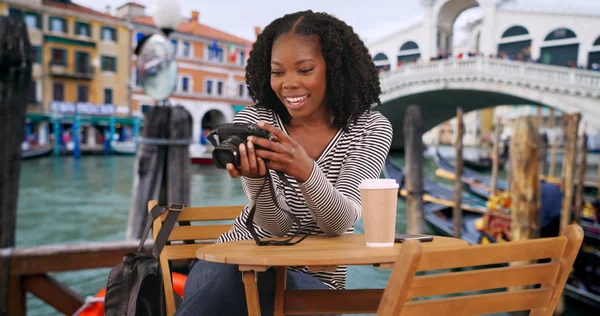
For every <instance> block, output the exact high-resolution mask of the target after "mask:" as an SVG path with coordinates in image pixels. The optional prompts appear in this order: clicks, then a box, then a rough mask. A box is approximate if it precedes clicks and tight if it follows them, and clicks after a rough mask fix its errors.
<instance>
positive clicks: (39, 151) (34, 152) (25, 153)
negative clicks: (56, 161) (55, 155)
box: [21, 143, 53, 159]
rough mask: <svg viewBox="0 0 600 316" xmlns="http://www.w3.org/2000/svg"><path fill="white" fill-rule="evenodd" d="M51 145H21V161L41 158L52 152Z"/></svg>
mask: <svg viewBox="0 0 600 316" xmlns="http://www.w3.org/2000/svg"><path fill="white" fill-rule="evenodd" d="M52 149H53V147H52V145H50V144H47V145H34V146H32V145H30V144H29V143H27V144H25V143H23V144H22V145H21V159H30V158H36V157H42V156H46V155H48V154H50V152H52Z"/></svg>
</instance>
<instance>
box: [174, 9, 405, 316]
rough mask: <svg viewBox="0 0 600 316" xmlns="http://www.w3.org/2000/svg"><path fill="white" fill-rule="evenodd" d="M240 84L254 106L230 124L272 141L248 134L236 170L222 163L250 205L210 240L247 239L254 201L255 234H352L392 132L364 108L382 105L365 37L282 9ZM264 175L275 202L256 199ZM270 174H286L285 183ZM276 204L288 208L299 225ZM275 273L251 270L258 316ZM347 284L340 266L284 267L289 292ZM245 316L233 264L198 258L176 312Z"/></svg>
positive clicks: (266, 310)
mask: <svg viewBox="0 0 600 316" xmlns="http://www.w3.org/2000/svg"><path fill="white" fill-rule="evenodd" d="M246 81H247V83H248V88H249V90H250V95H251V96H252V98H253V100H254V101H256V105H255V106H249V107H247V108H245V109H244V110H242V111H241V112H239V113H238V114H237V115H236V116H235V118H234V120H233V121H234V122H240V123H258V125H259V126H260V127H261V128H262V129H264V130H266V131H268V132H271V133H272V134H273V135H275V140H268V139H263V138H256V137H249V139H248V142H247V143H246V144H241V145H240V148H239V152H240V156H241V164H240V166H239V168H236V167H234V166H233V165H231V164H229V165H228V166H227V170H228V172H229V174H230V175H231V176H232V177H234V178H236V177H241V178H242V184H243V187H244V192H245V194H246V196H247V198H248V200H249V203H248V205H247V206H246V208H245V209H244V211H243V212H242V214H241V215H240V216H239V217H238V218H237V219H236V220H235V224H234V226H233V228H232V229H231V230H230V231H229V232H227V233H225V234H223V235H222V236H220V238H219V239H218V241H217V242H229V241H234V240H245V239H252V236H251V234H250V232H249V231H248V229H247V228H246V221H247V219H248V214H249V212H250V210H251V209H252V208H253V207H254V206H256V211H255V212H256V213H255V217H254V226H253V227H254V228H255V230H256V232H257V234H258V236H259V237H261V238H265V237H275V236H295V235H299V234H306V233H309V232H310V233H312V234H324V235H328V236H338V235H341V234H347V233H352V231H353V228H354V224H355V223H356V221H358V219H359V218H360V216H361V202H360V192H359V189H358V185H359V183H360V182H361V181H362V180H363V179H367V178H378V177H379V175H380V173H381V169H382V167H383V163H384V161H385V157H386V155H387V153H388V151H389V148H390V145H391V141H392V134H393V132H392V127H391V125H390V123H389V122H388V120H387V119H386V118H385V117H384V116H383V115H381V114H380V113H378V112H371V111H369V109H370V108H371V106H373V105H377V104H380V101H379V94H380V92H381V90H380V87H379V77H378V74H377V70H376V68H375V65H374V64H373V62H372V61H371V56H370V55H369V52H368V50H367V48H366V47H365V45H364V43H363V42H362V41H361V40H360V38H359V37H358V35H356V34H355V33H354V31H353V30H352V28H351V27H350V26H348V25H347V24H345V23H344V22H342V21H340V20H338V19H336V18H334V17H333V16H331V15H328V14H325V13H313V12H312V11H303V12H297V13H293V14H288V15H285V16H283V17H281V18H279V19H277V20H275V21H273V22H272V23H271V24H269V25H268V26H267V27H266V28H265V29H264V31H263V32H262V33H261V34H260V35H259V36H258V38H257V40H256V42H255V43H254V45H253V47H252V52H251V54H250V59H249V60H248V66H247V67H246ZM257 146H260V147H262V148H264V149H260V150H259V149H256V148H257ZM266 161H268V163H265V162H266ZM267 167H268V168H267ZM267 169H268V170H267ZM267 172H269V173H270V175H271V177H268V178H266V179H269V181H271V183H270V185H271V187H272V188H273V189H274V191H275V195H276V196H277V199H278V201H277V202H278V203H275V201H273V199H272V195H271V193H270V191H269V190H262V191H261V193H260V194H259V195H258V196H257V193H258V192H259V189H260V187H261V186H262V185H263V182H264V181H265V175H266V173H267ZM277 172H281V173H283V174H285V178H286V179H287V181H282V179H280V178H279V177H278V176H277ZM283 180H285V179H283ZM282 208H284V209H285V210H286V211H289V212H291V213H293V214H294V215H295V216H296V217H297V218H298V219H299V220H300V222H301V223H302V227H298V225H297V224H295V223H294V221H293V220H292V219H291V218H290V217H289V216H288V215H287V214H286V212H285V211H283V210H282ZM274 278H275V276H274V271H272V270H268V271H266V272H264V273H259V274H258V290H259V298H260V303H261V311H262V313H263V315H271V314H273V297H274V286H275V285H274V284H275V280H274ZM345 285H346V267H338V269H337V271H335V272H323V271H309V270H308V269H307V268H306V267H294V268H289V269H288V275H287V288H288V289H343V288H344V287H345ZM245 314H247V310H246V300H245V294H244V286H243V283H242V278H241V274H240V272H239V271H238V269H237V266H234V265H227V264H217V263H210V262H205V261H198V262H197V263H196V264H195V265H194V268H193V269H192V271H191V272H190V274H189V276H188V281H187V282H186V285H185V293H184V302H183V304H182V306H181V307H180V308H179V310H178V312H177V315H245Z"/></svg>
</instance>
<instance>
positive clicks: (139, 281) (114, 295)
mask: <svg viewBox="0 0 600 316" xmlns="http://www.w3.org/2000/svg"><path fill="white" fill-rule="evenodd" d="M183 209H185V205H183V204H171V205H170V206H169V207H165V206H160V205H156V206H154V207H153V208H152V210H151V211H150V214H149V215H150V216H148V222H147V223H146V227H145V228H144V231H143V234H142V239H141V240H140V244H139V246H138V248H137V251H136V252H133V253H128V254H126V255H125V256H124V257H123V262H121V263H119V264H118V265H117V266H115V267H114V268H113V269H112V270H111V271H110V274H109V276H108V282H107V285H106V295H105V297H104V315H105V316H155V315H156V316H164V315H166V306H165V295H164V294H165V292H164V291H165V289H164V288H163V280H162V273H161V270H160V264H159V260H158V256H159V255H160V252H161V251H162V249H163V247H164V246H165V244H166V243H167V238H168V237H169V235H170V234H171V231H172V230H173V227H174V226H175V223H176V222H177V217H179V213H180V211H182V210H183ZM167 210H169V213H168V215H167V218H166V219H165V221H164V222H163V224H162V228H161V230H160V232H159V233H158V236H157V238H156V241H155V242H154V247H153V249H152V254H151V255H148V254H146V253H144V252H143V247H144V242H145V241H146V238H147V237H148V233H149V232H150V229H151V228H152V223H153V221H154V220H155V219H157V218H158V217H159V216H161V215H162V214H163V213H164V212H165V211H167ZM169 290H172V289H169ZM173 294H174V296H175V304H176V305H177V306H179V304H180V303H181V297H180V296H179V295H178V294H177V293H175V291H173Z"/></svg>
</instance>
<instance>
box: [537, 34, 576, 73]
mask: <svg viewBox="0 0 600 316" xmlns="http://www.w3.org/2000/svg"><path fill="white" fill-rule="evenodd" d="M578 57H579V40H578V38H577V34H576V33H575V32H573V31H572V30H571V29H569V28H566V27H560V28H556V29H554V30H552V31H551V32H550V33H548V35H546V37H545V38H544V43H543V44H542V49H541V53H540V59H541V62H542V63H543V64H550V65H559V66H569V67H576V66H578Z"/></svg>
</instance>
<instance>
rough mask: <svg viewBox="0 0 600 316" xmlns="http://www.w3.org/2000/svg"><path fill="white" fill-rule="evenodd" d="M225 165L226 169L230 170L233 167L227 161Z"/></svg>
mask: <svg viewBox="0 0 600 316" xmlns="http://www.w3.org/2000/svg"><path fill="white" fill-rule="evenodd" d="M225 167H227V170H231V168H233V165H232V164H230V163H228V164H227V165H225Z"/></svg>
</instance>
